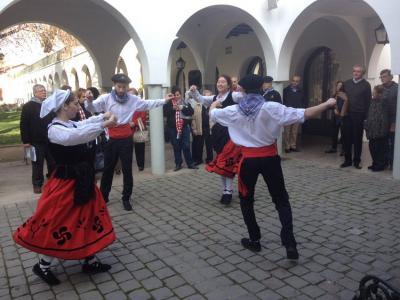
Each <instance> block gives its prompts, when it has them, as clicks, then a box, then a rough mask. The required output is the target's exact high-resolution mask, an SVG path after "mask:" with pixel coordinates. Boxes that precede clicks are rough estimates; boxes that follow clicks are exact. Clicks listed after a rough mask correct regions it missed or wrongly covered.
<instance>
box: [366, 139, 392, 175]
mask: <svg viewBox="0 0 400 300" xmlns="http://www.w3.org/2000/svg"><path fill="white" fill-rule="evenodd" d="M387 140H388V138H387V137H383V138H376V139H370V140H369V152H370V153H371V157H372V166H373V167H374V168H377V169H384V168H385V165H386V159H385V154H386V152H387Z"/></svg>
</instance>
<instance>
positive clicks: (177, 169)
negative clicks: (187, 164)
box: [174, 165, 182, 172]
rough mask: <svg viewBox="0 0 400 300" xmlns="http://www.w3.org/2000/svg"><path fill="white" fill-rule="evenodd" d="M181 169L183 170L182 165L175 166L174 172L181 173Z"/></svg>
mask: <svg viewBox="0 0 400 300" xmlns="http://www.w3.org/2000/svg"><path fill="white" fill-rule="evenodd" d="M180 169H182V165H177V166H175V169H174V172H176V171H179V170H180Z"/></svg>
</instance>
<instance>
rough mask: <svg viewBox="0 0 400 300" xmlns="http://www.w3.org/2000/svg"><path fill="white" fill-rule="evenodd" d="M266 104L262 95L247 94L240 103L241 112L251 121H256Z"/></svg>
mask: <svg viewBox="0 0 400 300" xmlns="http://www.w3.org/2000/svg"><path fill="white" fill-rule="evenodd" d="M264 103H265V99H264V97H263V96H261V95H260V94H247V95H246V97H245V98H244V99H243V100H242V101H240V103H239V112H240V113H241V114H242V115H244V116H246V117H247V118H248V119H249V120H254V119H255V118H256V116H257V114H258V112H259V111H260V109H261V107H262V106H263V104H264Z"/></svg>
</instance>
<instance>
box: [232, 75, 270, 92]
mask: <svg viewBox="0 0 400 300" xmlns="http://www.w3.org/2000/svg"><path fill="white" fill-rule="evenodd" d="M263 83H264V80H263V77H262V76H260V75H255V74H250V75H246V76H245V77H243V78H242V79H240V80H239V82H238V84H239V85H240V86H241V87H242V88H243V89H244V90H245V91H246V92H249V91H257V90H260V89H261V88H262V85H263Z"/></svg>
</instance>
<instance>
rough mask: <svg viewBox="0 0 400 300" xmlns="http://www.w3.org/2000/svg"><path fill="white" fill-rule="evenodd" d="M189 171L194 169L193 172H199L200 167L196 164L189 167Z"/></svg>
mask: <svg viewBox="0 0 400 300" xmlns="http://www.w3.org/2000/svg"><path fill="white" fill-rule="evenodd" d="M188 169H192V170H198V169H199V167H198V166H196V165H195V164H193V165H190V166H188Z"/></svg>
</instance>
